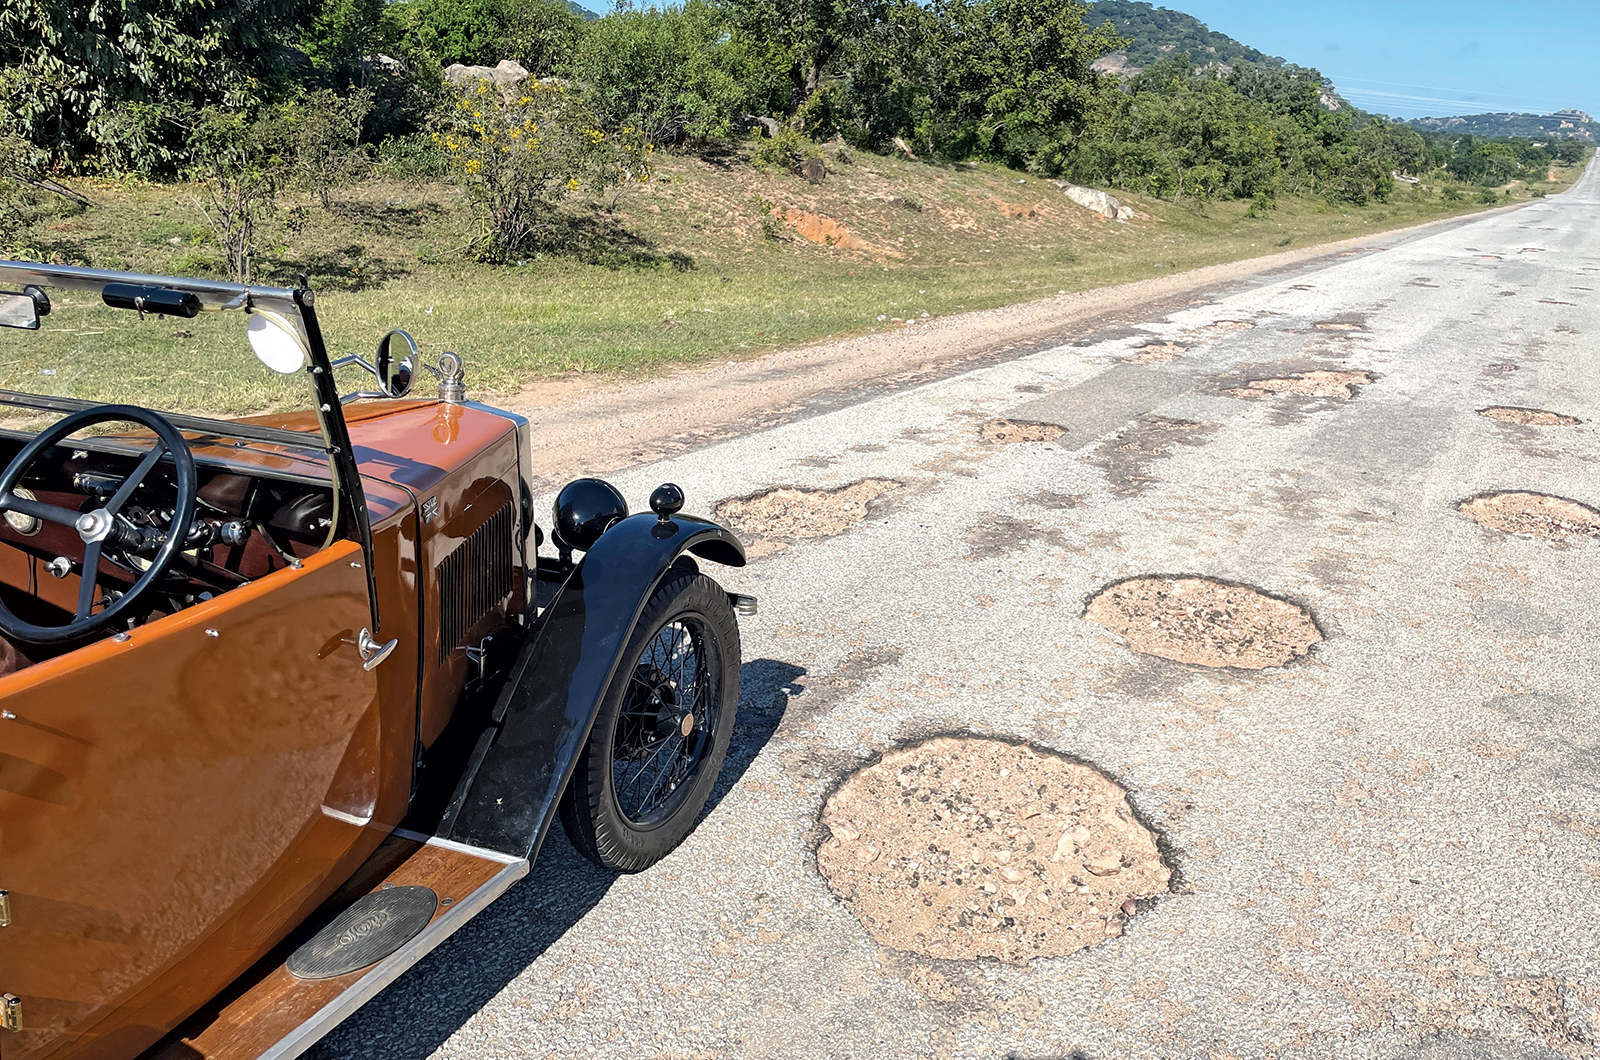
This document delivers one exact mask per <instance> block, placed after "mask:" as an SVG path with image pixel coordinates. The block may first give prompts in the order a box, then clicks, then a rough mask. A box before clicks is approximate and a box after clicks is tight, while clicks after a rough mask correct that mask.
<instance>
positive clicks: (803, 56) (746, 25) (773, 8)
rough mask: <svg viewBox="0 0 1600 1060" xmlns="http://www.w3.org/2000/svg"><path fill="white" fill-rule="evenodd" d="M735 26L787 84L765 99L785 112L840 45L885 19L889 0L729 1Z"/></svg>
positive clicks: (808, 92) (800, 101)
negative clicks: (772, 96) (884, 15)
mask: <svg viewBox="0 0 1600 1060" xmlns="http://www.w3.org/2000/svg"><path fill="white" fill-rule="evenodd" d="M727 3H728V7H729V11H730V12H731V16H732V24H733V28H734V30H735V32H736V34H737V36H738V38H739V39H740V40H741V42H742V43H744V44H745V45H746V46H747V47H748V48H749V49H750V51H751V54H752V55H753V56H755V57H757V65H758V66H764V67H767V68H768V69H771V70H774V71H775V72H779V73H780V76H782V77H783V80H784V81H786V83H785V84H782V85H781V86H778V85H774V84H772V83H771V82H770V81H769V82H767V83H766V84H765V85H764V86H763V87H766V88H767V89H768V90H769V91H770V90H773V89H776V90H777V91H776V92H774V94H773V95H774V97H776V98H769V100H768V102H769V105H771V107H772V109H774V110H781V112H782V113H785V114H794V113H795V112H796V111H798V110H799V109H800V108H801V107H802V106H804V104H805V103H806V101H807V100H809V99H810V98H811V96H812V94H813V93H815V92H816V91H817V89H818V88H819V87H820V86H821V85H822V82H823V79H824V78H825V77H826V76H827V75H828V73H829V72H830V71H831V70H832V69H833V67H834V64H835V62H836V61H837V60H839V59H841V58H842V53H843V51H844V49H845V48H846V47H847V46H848V45H849V44H850V43H851V42H852V41H855V40H858V39H860V38H861V37H862V35H864V34H866V33H867V32H868V31H869V30H870V29H871V27H872V26H874V25H875V24H877V23H878V22H879V21H880V20H881V19H882V17H883V14H884V12H885V10H886V9H887V8H888V7H889V6H890V4H891V3H892V0H727Z"/></svg>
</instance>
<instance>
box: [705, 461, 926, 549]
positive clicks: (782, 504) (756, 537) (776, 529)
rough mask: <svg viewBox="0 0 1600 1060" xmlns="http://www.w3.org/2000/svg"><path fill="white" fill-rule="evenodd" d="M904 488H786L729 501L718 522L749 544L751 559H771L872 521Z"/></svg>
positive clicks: (866, 484)
mask: <svg viewBox="0 0 1600 1060" xmlns="http://www.w3.org/2000/svg"><path fill="white" fill-rule="evenodd" d="M899 486H900V483H898V482H895V481H894V480H893V479H883V478H869V479H862V480H861V481H860V482H852V483H851V484H850V485H848V486H840V487H838V488H837V489H831V490H826V489H820V490H808V489H798V488H795V487H792V486H781V487H779V488H777V489H770V490H767V491H765V492H763V493H758V494H756V495H755V496H753V497H734V498H732V499H730V500H725V501H723V502H722V503H721V504H719V505H717V517H718V518H719V519H721V520H722V521H723V522H725V523H727V524H728V525H729V526H731V527H733V528H734V529H735V530H737V531H739V532H740V533H741V534H743V535H744V536H745V537H746V538H748V539H750V540H749V542H748V545H747V551H748V552H749V554H750V555H752V556H764V555H770V554H771V553H773V552H779V551H782V550H783V549H784V548H787V547H788V546H789V545H790V544H792V543H794V542H796V541H804V540H807V539H810V538H818V537H832V536H833V535H834V534H839V533H843V532H844V531H846V530H848V529H850V527H852V526H854V525H855V524H856V523H859V522H861V520H863V519H865V518H866V517H867V515H868V513H869V512H870V510H871V508H870V505H871V504H872V502H873V501H875V500H877V499H878V498H879V497H881V496H883V495H884V494H885V493H887V492H889V491H890V490H892V489H897V488H899Z"/></svg>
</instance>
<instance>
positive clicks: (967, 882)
mask: <svg viewBox="0 0 1600 1060" xmlns="http://www.w3.org/2000/svg"><path fill="white" fill-rule="evenodd" d="M822 823H823V824H824V825H825V826H826V827H827V829H828V831H829V833H830V835H829V837H828V839H827V840H826V841H825V842H824V843H823V844H822V845H821V847H820V848H819V849H818V850H817V867H818V869H819V870H820V871H821V873H822V876H823V878H824V879H825V880H827V882H828V886H829V887H831V888H832V889H833V892H834V893H835V894H836V895H838V896H839V897H840V898H841V899H842V900H843V901H844V902H845V904H846V905H847V906H849V908H850V910H851V911H852V912H853V913H855V915H856V916H857V917H859V918H860V920H861V923H862V925H863V926H864V927H865V928H866V929H867V931H868V933H870V934H871V935H872V937H873V938H874V939H875V940H877V941H878V942H880V943H882V944H883V945H886V946H893V947H895V948H896V949H901V950H908V951H911V952H914V953H920V954H924V955H926V956H930V957H942V958H950V959H972V958H979V957H988V958H993V959H995V960H1000V961H1005V962H1007V963H1011V964H1025V963H1026V962H1028V961H1029V960H1031V959H1033V958H1035V957H1059V956H1062V955H1064V954H1068V953H1074V952H1076V951H1078V950H1081V949H1084V948H1085V947H1088V946H1093V945H1096V944H1098V943H1101V942H1104V941H1105V940H1107V939H1109V938H1114V937H1116V936H1119V935H1121V934H1122V929H1123V924H1124V923H1125V922H1126V921H1127V919H1128V918H1129V917H1131V916H1133V915H1135V914H1136V913H1137V912H1138V909H1139V906H1138V902H1139V901H1140V900H1142V899H1149V898H1154V897H1156V896H1158V895H1161V894H1165V893H1166V892H1167V889H1168V883H1169V881H1170V880H1171V878H1172V870H1171V868H1169V867H1168V866H1167V864H1166V863H1165V861H1164V860H1163V859H1162V857H1161V852H1160V851H1159V850H1158V849H1157V846H1156V838H1155V835H1154V833H1153V832H1151V831H1150V829H1148V828H1146V827H1145V826H1144V825H1143V824H1141V823H1140V822H1139V820H1138V819H1137V818H1136V817H1135V816H1134V813H1133V811H1132V809H1131V807H1129V805H1128V802H1127V792H1126V791H1124V790H1123V789H1122V788H1121V787H1119V786H1118V785H1117V784H1116V783H1114V782H1113V781H1111V780H1110V779H1108V778H1107V777H1106V776H1105V775H1103V774H1102V773H1100V772H1099V771H1097V770H1095V769H1093V768H1091V767H1089V766H1086V765H1082V764H1080V763H1077V762H1074V761H1072V760H1070V759H1068V758H1065V757H1063V756H1061V755H1058V754H1054V753H1051V752H1048V751H1043V750H1040V749H1036V748H1032V747H1028V746H1023V745H1017V744H1011V743H1006V742H1003V741H1000V740H991V739H981V738H974V737H940V738H937V739H934V740H930V741H928V742H927V743H924V744H920V745H917V746H915V747H909V748H905V749H902V750H899V751H893V752H890V753H889V754H887V755H885V756H884V757H883V758H882V760H880V761H879V762H877V763H875V764H874V765H871V766H868V767H866V768H865V769H862V770H860V771H859V772H856V773H854V774H852V775H851V776H850V777H848V778H846V779H845V781H844V783H843V784H841V785H840V787H839V789H838V790H837V791H836V792H835V793H834V794H833V796H832V797H831V798H829V799H828V801H827V803H826V805H824V807H823V810H822Z"/></svg>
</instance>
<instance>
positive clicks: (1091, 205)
mask: <svg viewBox="0 0 1600 1060" xmlns="http://www.w3.org/2000/svg"><path fill="white" fill-rule="evenodd" d="M1056 187H1058V188H1060V189H1061V191H1062V193H1063V194H1064V195H1066V197H1067V198H1069V199H1071V200H1072V201H1073V202H1075V203H1077V204H1078V205H1079V206H1082V207H1083V208H1084V209H1086V210H1093V211H1094V212H1095V213H1097V214H1099V215H1100V216H1101V217H1104V218H1105V219H1106V220H1108V221H1122V222H1123V223H1127V222H1128V221H1131V220H1133V207H1131V206H1124V205H1122V203H1120V202H1118V201H1117V200H1116V199H1115V198H1114V197H1113V196H1111V195H1108V194H1107V193H1105V192H1103V191H1100V190H1099V189H1097V188H1085V187H1084V186H1083V185H1081V184H1068V183H1067V182H1065V181H1057V182H1056Z"/></svg>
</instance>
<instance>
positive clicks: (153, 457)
mask: <svg viewBox="0 0 1600 1060" xmlns="http://www.w3.org/2000/svg"><path fill="white" fill-rule="evenodd" d="M107 422H119V423H139V424H143V425H144V426H146V427H148V428H150V429H151V430H152V431H154V432H155V435H156V444H155V445H154V446H153V447H151V449H150V452H148V453H146V454H145V456H144V459H142V460H140V461H139V466H138V467H136V468H134V469H133V472H132V473H131V474H130V475H128V477H127V478H125V479H123V480H122V484H121V485H119V486H118V487H117V491H116V493H114V494H112V496H111V499H110V500H108V501H106V502H105V504H104V506H102V507H100V508H96V509H95V510H94V511H90V512H82V513H80V512H75V511H70V510H69V509H66V508H58V507H57V506H55V505H54V504H44V503H42V502H40V501H36V500H29V499H28V498H26V497H21V496H18V495H17V493H16V487H17V484H18V483H19V482H21V481H22V476H23V474H24V473H25V472H27V471H28V470H29V469H30V468H32V467H33V465H34V464H35V463H37V462H38V460H39V457H40V456H41V455H43V454H44V453H45V452H47V451H48V450H50V449H52V448H54V447H55V446H56V445H58V444H60V443H61V442H62V441H63V440H64V439H66V438H67V437H68V436H70V435H73V434H76V433H77V432H78V431H81V430H83V429H84V428H85V427H89V426H92V425H94V424H96V423H107ZM168 454H170V455H171V457H172V463H173V465H174V467H175V468H176V469H177V475H176V478H177V483H178V496H177V501H176V503H175V504H174V505H173V509H172V522H171V525H169V526H168V527H167V530H166V532H165V533H164V534H162V533H157V532H155V531H151V530H148V529H140V528H138V527H135V526H134V525H133V524H132V523H130V522H128V520H127V519H126V518H123V517H122V516H121V515H120V513H121V511H122V507H123V505H125V504H127V503H128V498H129V497H132V496H133V491H134V490H136V489H138V487H139V484H140V483H142V482H143V481H144V480H145V479H146V478H147V477H148V476H149V474H150V472H151V471H152V470H153V469H154V468H155V466H156V464H157V463H158V462H160V460H161V458H162V457H163V456H165V455H168ZM194 501H195V474H194V456H193V454H191V453H190V452H189V445H188V443H187V442H185V441H184V440H183V435H181V434H179V433H178V428H176V427H174V426H173V425H172V424H171V423H169V422H168V421H167V420H166V418H165V417H163V416H161V415H159V414H158V413H155V412H151V411H150V410H149V409H142V408H139V407H138V406H137V405H101V406H98V407H96V408H92V409H84V410H83V411H82V412H74V413H73V414H72V415H70V416H67V417H65V418H64V419H61V420H59V421H57V422H56V423H55V424H54V425H53V426H51V427H49V428H48V429H46V430H43V431H41V432H39V434H38V436H37V437H35V438H34V439H33V441H31V442H29V443H28V444H27V445H25V446H23V447H22V451H21V452H19V453H18V454H17V455H16V456H15V457H14V458H13V459H12V461H11V463H10V464H8V465H6V469H5V471H4V472H0V513H4V512H21V513H22V514H23V515H31V516H33V517H34V518H36V519H43V520H44V521H45V522H50V523H56V524H58V525H60V526H70V527H72V528H73V529H74V530H76V531H77V532H78V536H79V537H81V538H82V539H83V572H82V577H83V580H82V584H81V586H80V588H79V590H78V610H77V614H76V615H74V616H73V618H72V620H71V621H70V622H67V623H66V624H64V625H60V626H36V625H34V624H33V623H31V622H24V621H22V619H20V618H18V617H17V616H16V615H13V614H12V613H11V611H10V610H9V609H8V608H7V607H6V606H5V602H4V601H3V600H0V632H3V633H5V634H6V636H8V637H11V638H13V639H15V640H21V641H26V642H28V643H30V644H59V643H61V642H62V641H69V640H77V639H79V638H81V637H86V636H88V635H89V634H91V633H98V632H99V631H101V630H103V629H106V628H107V627H109V626H111V625H112V624H113V623H115V622H116V621H117V619H118V618H120V617H121V616H122V615H123V614H124V613H126V612H128V611H130V610H132V608H133V606H134V605H135V604H136V603H137V602H138V601H139V599H140V598H141V597H143V596H144V595H145V594H146V593H148V592H149V590H150V589H151V588H152V587H153V586H154V585H155V584H156V582H157V581H159V580H160V579H161V576H162V575H164V574H166V573H167V571H168V569H170V568H171V566H172V564H173V561H174V560H175V559H177V556H178V553H179V552H181V551H182V550H183V548H184V543H185V542H186V541H187V540H188V537H189V524H190V522H191V521H192V520H193V518H194ZM152 546H156V549H155V557H154V559H152V560H151V561H150V566H149V567H147V568H146V569H145V571H144V573H143V574H141V575H139V577H138V579H137V580H135V581H134V583H133V587H132V588H130V589H128V591H127V592H125V593H123V594H122V596H120V597H119V598H117V599H116V600H114V601H112V602H111V603H110V604H109V605H108V606H106V607H105V608H104V609H103V610H101V611H99V612H97V613H96V612H93V610H92V609H93V607H94V595H95V593H94V591H95V585H96V581H97V576H98V574H99V571H100V556H101V554H102V553H103V552H105V551H106V550H108V549H109V550H111V551H114V552H122V553H133V552H142V551H145V550H147V549H149V548H150V547H152Z"/></svg>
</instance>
